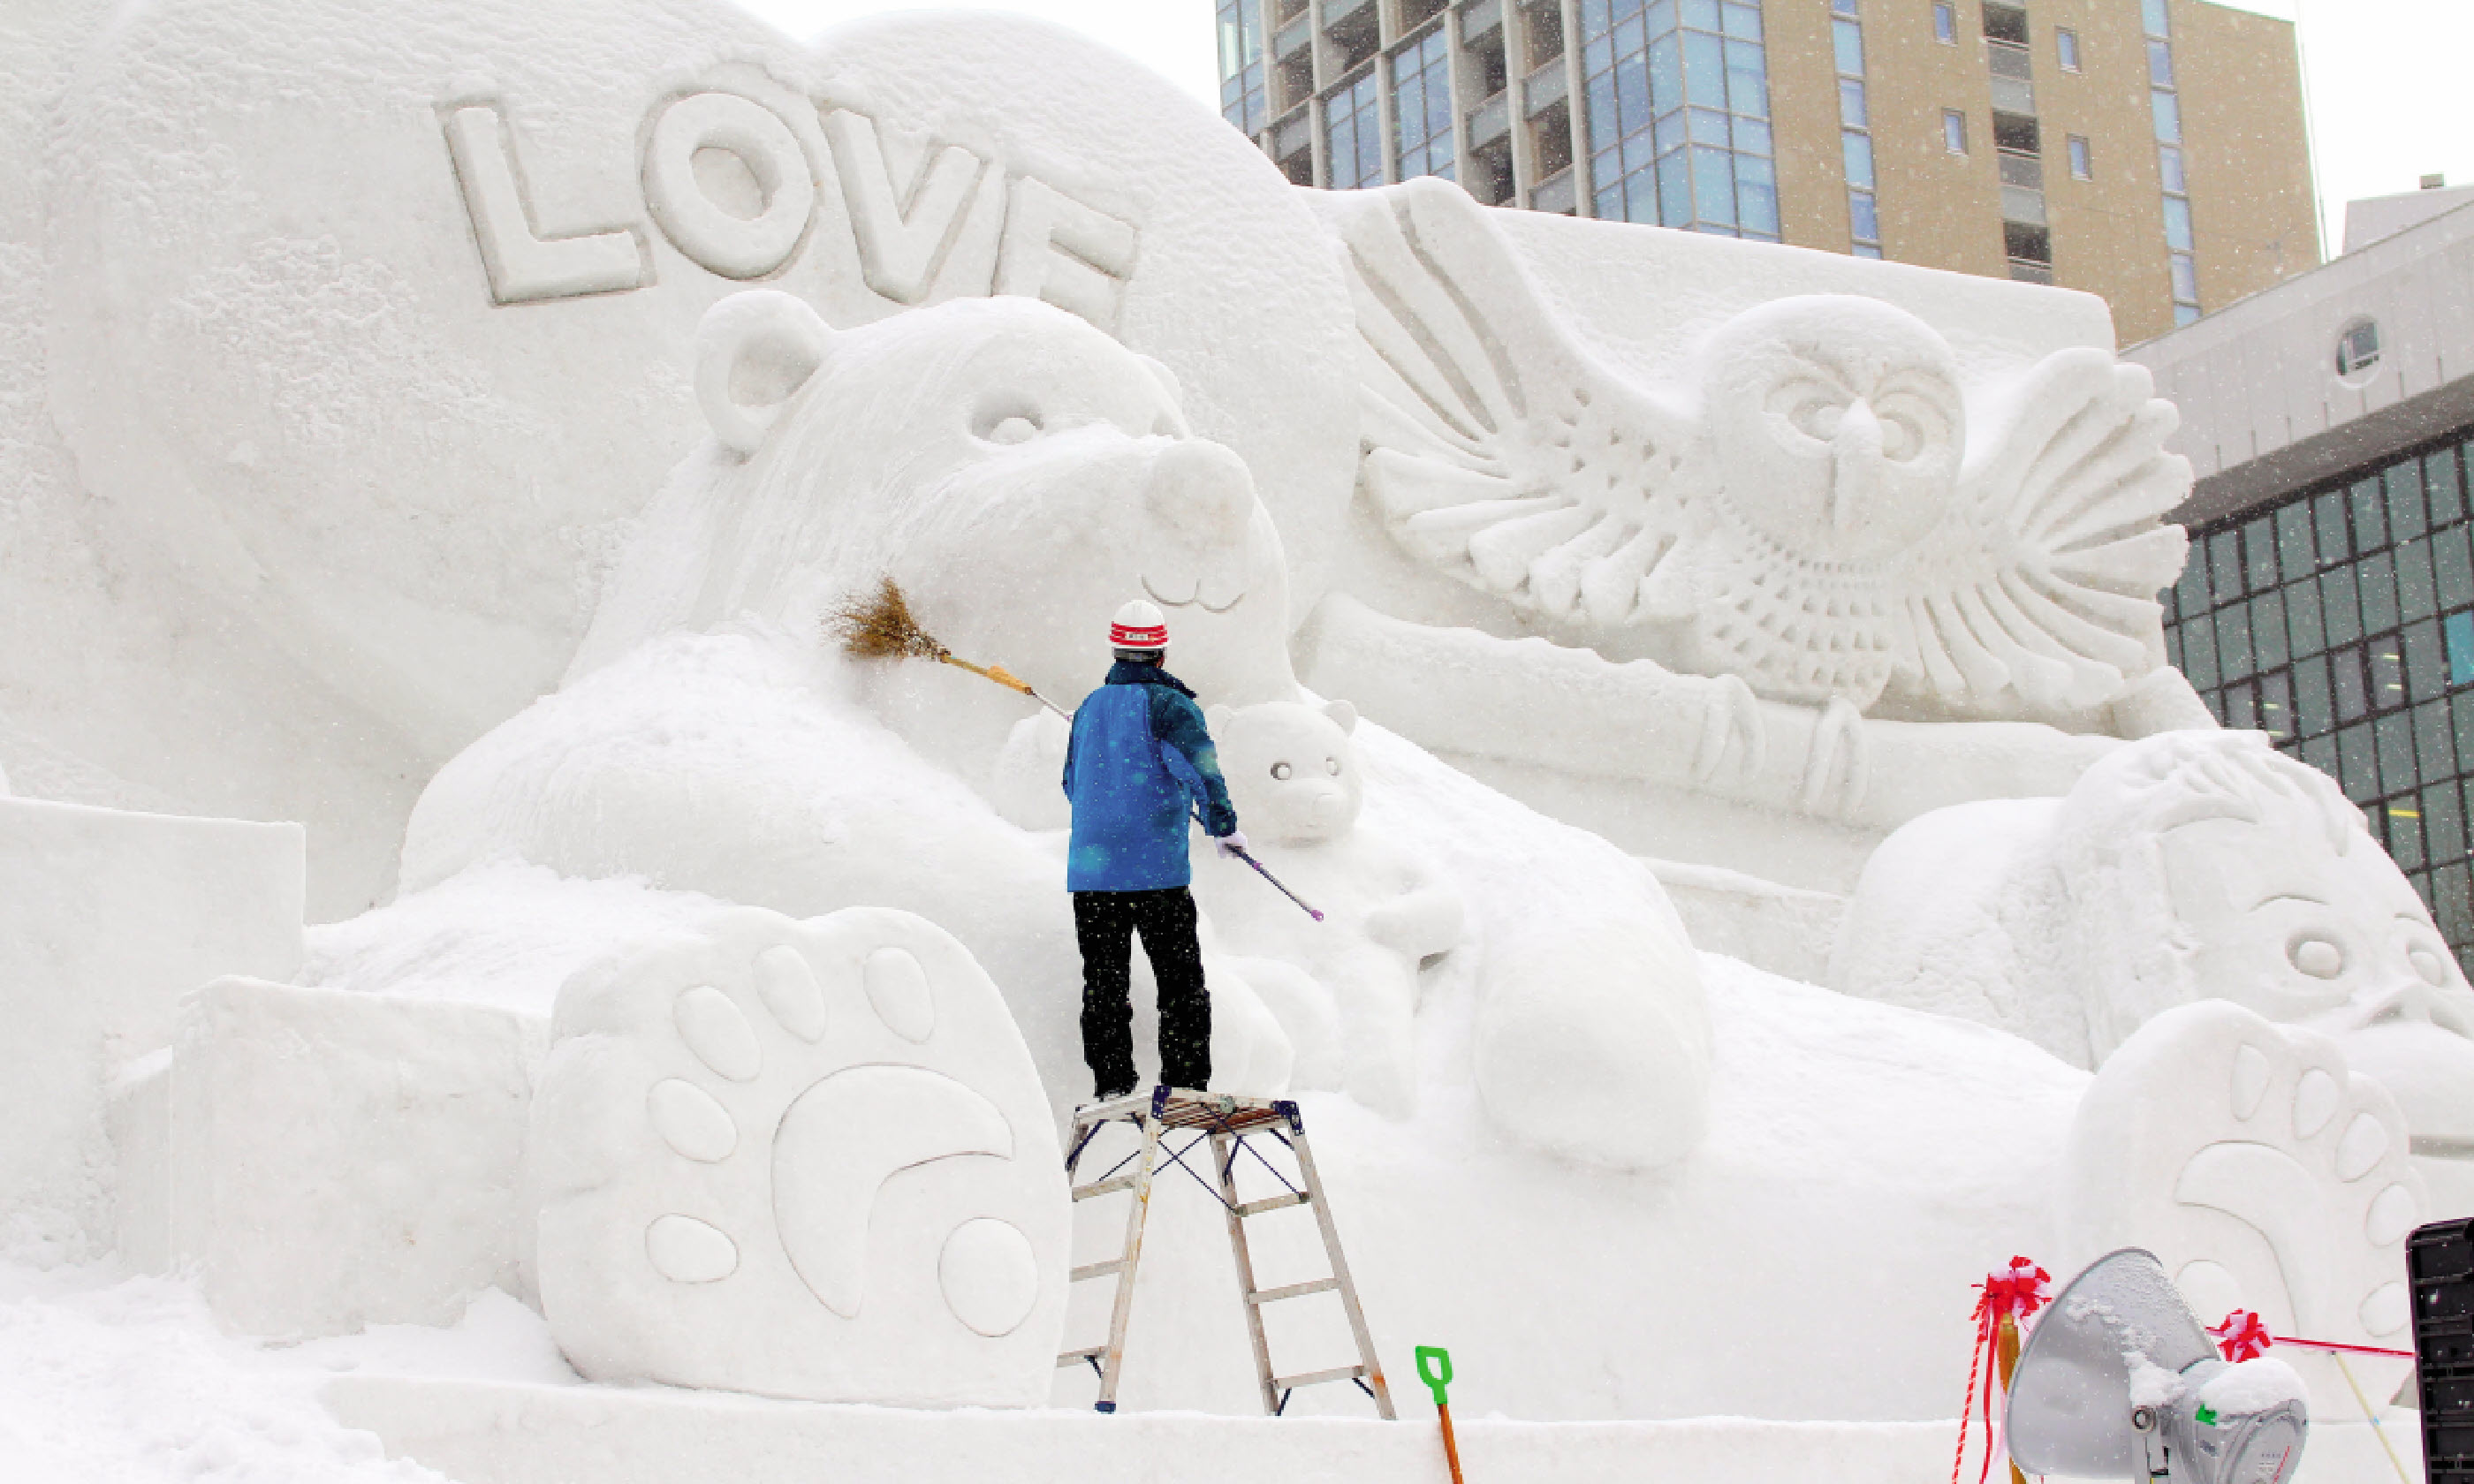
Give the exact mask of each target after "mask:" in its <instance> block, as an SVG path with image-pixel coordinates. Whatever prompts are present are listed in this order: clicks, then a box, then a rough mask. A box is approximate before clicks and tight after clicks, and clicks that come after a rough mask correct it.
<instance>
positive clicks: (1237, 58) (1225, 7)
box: [1220, 0, 1271, 136]
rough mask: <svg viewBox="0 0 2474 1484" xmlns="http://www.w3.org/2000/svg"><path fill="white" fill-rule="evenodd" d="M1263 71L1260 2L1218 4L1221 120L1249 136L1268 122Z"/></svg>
mask: <svg viewBox="0 0 2474 1484" xmlns="http://www.w3.org/2000/svg"><path fill="white" fill-rule="evenodd" d="M1263 67H1264V62H1263V0H1220V116H1221V117H1222V118H1225V119H1226V120H1227V121H1228V122H1229V123H1231V124H1234V125H1236V126H1237V128H1238V129H1240V130H1241V131H1243V132H1245V133H1246V134H1248V135H1249V136H1251V135H1253V134H1256V133H1259V132H1261V131H1262V128H1263V125H1264V124H1265V123H1267V122H1269V119H1270V113H1271V109H1270V105H1269V103H1268V101H1267V95H1266V93H1265V92H1264V89H1263Z"/></svg>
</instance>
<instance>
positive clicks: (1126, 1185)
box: [1074, 1175, 1134, 1201]
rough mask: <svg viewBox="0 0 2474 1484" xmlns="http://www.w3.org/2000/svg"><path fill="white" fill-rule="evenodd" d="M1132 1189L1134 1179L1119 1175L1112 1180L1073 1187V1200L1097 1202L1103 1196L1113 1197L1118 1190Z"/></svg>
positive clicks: (1129, 1176)
mask: <svg viewBox="0 0 2474 1484" xmlns="http://www.w3.org/2000/svg"><path fill="white" fill-rule="evenodd" d="M1132 1188H1134V1177H1133V1176H1131V1175H1120V1176H1118V1177H1117V1178H1116V1179H1114V1180H1102V1181H1095V1182H1093V1183H1092V1184H1090V1185H1076V1186H1075V1187H1074V1199H1076V1200H1078V1201H1091V1200H1097V1199H1099V1198H1100V1197H1101V1196H1104V1195H1114V1194H1116V1193H1117V1192H1118V1191H1120V1190H1131V1189H1132Z"/></svg>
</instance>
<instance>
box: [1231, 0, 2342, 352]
mask: <svg viewBox="0 0 2474 1484" xmlns="http://www.w3.org/2000/svg"><path fill="white" fill-rule="evenodd" d="M1216 3H1217V5H1218V8H1219V20H1220V67H1221V76H1222V79H1223V82H1222V93H1221V102H1222V108H1223V111H1224V113H1225V115H1226V117H1227V119H1228V121H1229V122H1230V123H1231V124H1234V125H1235V126H1236V127H1237V128H1239V129H1241V130H1243V131H1245V132H1246V133H1247V134H1249V136H1251V137H1252V138H1254V139H1255V140H1256V141H1257V142H1258V143H1259V144H1260V145H1261V146H1262V148H1263V149H1264V150H1265V151H1266V152H1267V153H1268V154H1270V156H1272V158H1273V160H1274V161H1276V162H1277V163H1278V164H1279V166H1280V168H1281V169H1282V170H1283V171H1284V172H1286V173H1287V175H1288V177H1289V179H1290V180H1295V181H1297V182H1298V184H1300V185H1321V186H1328V187H1332V188H1336V189H1338V188H1348V187H1354V186H1367V185H1378V184H1382V183H1384V182H1387V181H1392V180H1402V179H1405V178H1408V177H1411V176H1418V175H1439V176H1446V177H1449V178H1451V179H1453V180H1458V181H1459V182H1460V183H1461V184H1462V185H1463V186H1464V187H1466V188H1467V190H1468V192H1469V194H1471V195H1472V196H1475V197H1476V198H1477V199H1478V200H1480V201H1482V202H1485V203H1489V204H1500V205H1511V206H1525V207H1529V208H1531V209H1533V210H1539V211H1557V212H1569V213H1574V214H1577V215H1581V216H1597V217H1608V218H1613V219H1616V220H1621V221H1629V222H1649V223H1656V224H1660V225H1662V226H1666V227H1688V228H1691V229H1693V230H1696V231H1711V232H1725V233H1729V234H1731V235H1735V236H1742V237H1750V238H1757V239H1759V240H1762V241H1767V242H1787V243H1792V244H1795V245H1797V246H1799V247H1807V248H1822V249H1827V250H1829V251H1838V252H1854V253H1857V254H1859V255H1863V256H1868V257H1887V258H1892V259H1896V260H1897V261H1899V262H1903V263H1919V264H1923V265H1925V266H1928V267H1932V268H1948V269H1955V270H1958V271H1960V272H1962V273H1976V274H1988V275H2009V276H2012V277H2016V278H2025V279H2030V280H2033V281H2035V282H2040V283H2059V284H2063V285H2066V286H2069V287H2072V288H2080V289H2086V290H2089V291H2091V292H2093V293H2096V294H2099V295H2101V296H2103V297H2104V298H2105V299H2106V300H2108V301H2109V302H2110V303H2111V304H2112V305H2113V311H2114V319H2115V323H2116V325H2117V327H2118V329H2119V331H2120V333H2121V335H2122V339H2123V340H2124V341H2135V340H2144V339H2147V337H2149V336H2152V335H2156V334H2160V333H2162V332H2164V331H2166V330H2168V329H2171V328H2172V327H2173V326H2174V325H2175V324H2179V323H2189V322H2190V321H2192V320H2195V319H2196V318H2198V316H2199V314H2200V313H2201V311H2202V310H2207V309H2216V308H2220V307H2222V306H2224V305H2226V304H2229V303H2231V302H2233V301H2234V300H2236V299H2242V298H2244V297H2245V296H2247V295H2250V294H2254V293H2257V292H2258V291H2259V290H2261V289H2264V288H2266V287H2268V285H2269V284H2272V283H2274V282H2276V281H2278V280H2279V279H2281V278H2284V277H2287V276H2289V275H2292V274H2296V273H2300V272H2302V271H2304V270H2305V269H2309V268H2312V267H2315V266H2316V265H2317V263H2318V261H2319V237H2318V229H2317V219H2316V213H2315V211H2314V209H2313V204H2312V195H2311V177H2310V167H2309V161H2308V156H2307V152H2306V147H2305V144H2304V138H2303V125H2302V89H2301V79H2300V67H2299V63H2298V60H2297V57H2296V53H2295V50H2294V38H2293V27H2292V23H2291V22H2288V21H2282V20H2276V19H2271V18H2269V17H2268V16H2263V15H2258V14H2254V13H2251V12H2246V11H2238V10H2234V9H2231V8H2230V7H2227V6H2223V5H2218V4H2214V3H2211V0H2024V3H2016V0H1216Z"/></svg>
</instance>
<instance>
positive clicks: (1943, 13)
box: [1933, 4, 1958, 46]
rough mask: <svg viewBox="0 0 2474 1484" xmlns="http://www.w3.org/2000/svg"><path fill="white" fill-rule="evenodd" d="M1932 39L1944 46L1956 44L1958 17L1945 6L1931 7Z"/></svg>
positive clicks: (1936, 5)
mask: <svg viewBox="0 0 2474 1484" xmlns="http://www.w3.org/2000/svg"><path fill="white" fill-rule="evenodd" d="M1933 39H1934V40H1936V41H1939V42H1941V43H1942V44H1943V45H1944V46H1956V45H1957V44H1958V16H1957V15H1956V14H1955V13H1954V12H1952V10H1951V8H1950V7H1949V6H1947V5H1942V4H1935V5H1934V6H1933Z"/></svg>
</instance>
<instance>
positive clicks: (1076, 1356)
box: [1056, 1345, 1108, 1371]
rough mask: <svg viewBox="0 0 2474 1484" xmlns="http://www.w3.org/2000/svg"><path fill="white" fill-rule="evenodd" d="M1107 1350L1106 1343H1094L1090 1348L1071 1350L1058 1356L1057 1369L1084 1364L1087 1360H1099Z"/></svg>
mask: <svg viewBox="0 0 2474 1484" xmlns="http://www.w3.org/2000/svg"><path fill="white" fill-rule="evenodd" d="M1107 1352H1108V1347H1106V1346H1105V1345H1094V1346H1092V1347H1091V1348H1090V1349H1089V1350H1069V1351H1067V1352H1065V1353H1064V1354H1062V1355H1059V1356H1057V1357H1056V1369H1058V1370H1059V1371H1062V1370H1064V1369H1065V1368H1066V1367H1067V1366H1079V1365H1082V1364H1084V1363H1085V1362H1088V1361H1093V1360H1097V1359H1099V1358H1100V1357H1101V1356H1103V1355H1104V1354H1106V1353H1107Z"/></svg>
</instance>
